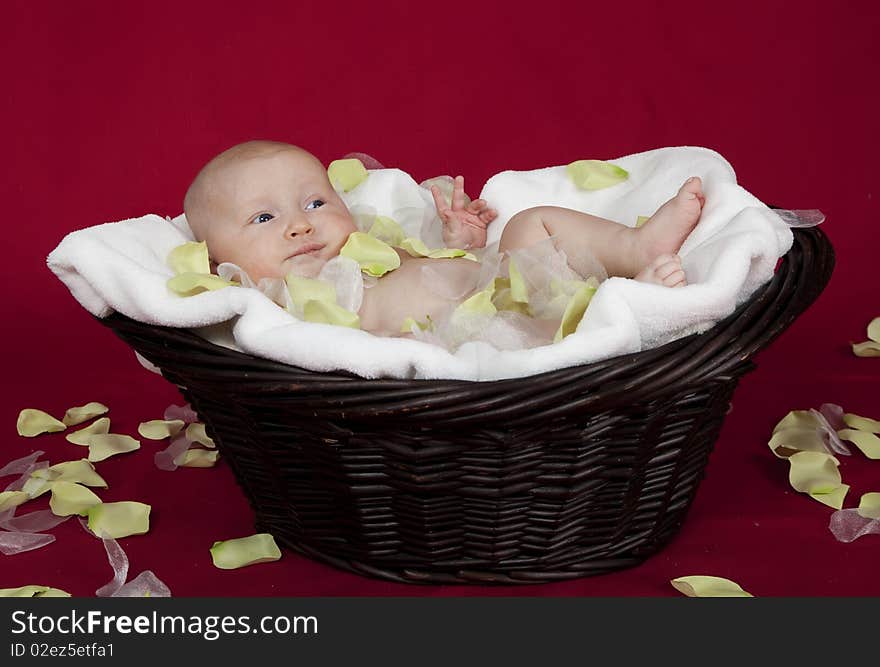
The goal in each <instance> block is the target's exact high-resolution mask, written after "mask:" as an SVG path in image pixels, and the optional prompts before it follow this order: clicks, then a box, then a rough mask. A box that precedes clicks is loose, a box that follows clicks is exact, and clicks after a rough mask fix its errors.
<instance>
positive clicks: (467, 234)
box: [431, 176, 498, 250]
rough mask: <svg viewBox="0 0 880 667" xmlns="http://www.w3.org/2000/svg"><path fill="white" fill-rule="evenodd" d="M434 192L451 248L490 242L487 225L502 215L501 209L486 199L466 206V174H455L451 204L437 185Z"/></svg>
mask: <svg viewBox="0 0 880 667" xmlns="http://www.w3.org/2000/svg"><path fill="white" fill-rule="evenodd" d="M431 194H432V195H433V196H434V205H435V206H436V207H437V214H438V215H439V216H440V220H441V221H442V222H443V242H444V243H445V244H446V247H447V248H461V249H463V250H467V249H468V248H482V247H484V246H485V245H486V225H488V224H489V223H490V222H492V221H493V220H494V219H495V218H497V217H498V211H496V210H495V209H494V208H489V207H488V206H487V205H486V202H485V200H483V199H475V200H474V201H472V202H471V203H470V204H468V205H467V206H465V203H464V202H465V197H464V176H456V177H455V185H454V186H453V188H452V206H451V207H450V206H449V204H447V203H446V199H445V198H444V197H443V195H442V193H441V192H440V188H438V187H437V186H436V185H432V186H431Z"/></svg>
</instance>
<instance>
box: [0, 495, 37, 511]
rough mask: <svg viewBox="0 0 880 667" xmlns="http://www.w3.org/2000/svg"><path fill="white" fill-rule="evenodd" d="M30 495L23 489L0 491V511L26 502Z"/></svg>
mask: <svg viewBox="0 0 880 667" xmlns="http://www.w3.org/2000/svg"><path fill="white" fill-rule="evenodd" d="M30 499H31V497H30V496H29V495H28V494H27V493H25V492H24V491H0V512H5V511H6V510H8V509H12V508H13V507H18V506H19V505H21V504H22V503H26V502H27V501H28V500H30Z"/></svg>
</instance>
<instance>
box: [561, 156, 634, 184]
mask: <svg viewBox="0 0 880 667" xmlns="http://www.w3.org/2000/svg"><path fill="white" fill-rule="evenodd" d="M565 171H566V173H567V174H568V177H569V178H570V179H571V180H572V182H573V183H574V184H575V185H576V186H577V187H579V188H580V189H581V190H601V189H602V188H607V187H610V186H612V185H617V184H618V183H622V182H623V181H625V180H626V179H627V178H629V173H628V172H627V171H626V169H623V168H621V167H618V166H617V165H614V164H611V163H610V162H605V161H604V160H577V161H576V162H572V163H571V164H569V165H567V166H566V167H565Z"/></svg>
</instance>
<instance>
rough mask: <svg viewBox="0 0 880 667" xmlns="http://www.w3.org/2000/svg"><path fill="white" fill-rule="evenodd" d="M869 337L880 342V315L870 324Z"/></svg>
mask: <svg viewBox="0 0 880 667" xmlns="http://www.w3.org/2000/svg"><path fill="white" fill-rule="evenodd" d="M868 338H870V339H871V340H872V341H874V342H875V343H880V317H875V318H874V319H873V320H871V322H870V324H868Z"/></svg>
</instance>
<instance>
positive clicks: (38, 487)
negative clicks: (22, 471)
mask: <svg viewBox="0 0 880 667" xmlns="http://www.w3.org/2000/svg"><path fill="white" fill-rule="evenodd" d="M52 484H54V481H51V480H47V479H43V478H41V477H36V476H34V474H33V473H31V476H30V477H28V479H27V481H26V482H25V483H24V486H22V487H21V490H22V491H24V492H25V493H26V494H28V496H29V497H31V498H39V497H40V496H42V495H43V494H44V493H46V491H49V490H50V489H51V488H52Z"/></svg>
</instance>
